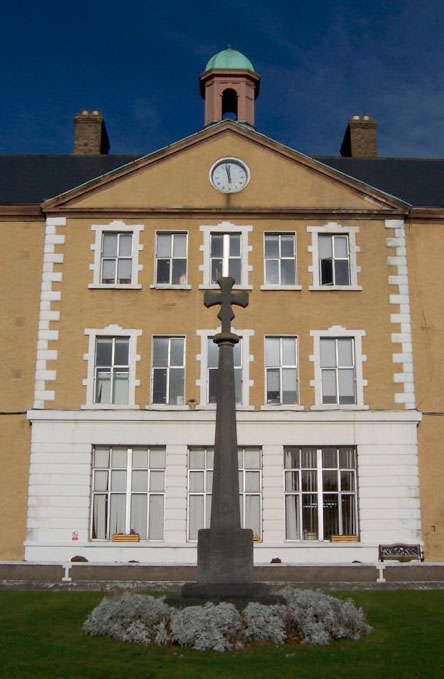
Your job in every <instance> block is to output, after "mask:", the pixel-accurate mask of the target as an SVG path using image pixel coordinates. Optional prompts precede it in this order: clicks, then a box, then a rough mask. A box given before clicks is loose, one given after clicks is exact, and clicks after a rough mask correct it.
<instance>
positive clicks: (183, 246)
mask: <svg viewBox="0 0 444 679" xmlns="http://www.w3.org/2000/svg"><path fill="white" fill-rule="evenodd" d="M173 256H174V257H186V256H187V236H186V234H185V233H175V234H174V246H173Z"/></svg>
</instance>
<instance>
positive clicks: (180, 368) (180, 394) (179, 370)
mask: <svg viewBox="0 0 444 679" xmlns="http://www.w3.org/2000/svg"><path fill="white" fill-rule="evenodd" d="M184 394H185V338H184V337H154V338H153V399H152V400H153V403H157V404H163V405H183V404H184Z"/></svg>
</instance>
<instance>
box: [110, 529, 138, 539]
mask: <svg viewBox="0 0 444 679" xmlns="http://www.w3.org/2000/svg"><path fill="white" fill-rule="evenodd" d="M113 542H140V535H139V533H136V531H134V530H133V529H131V530H130V532H129V533H113Z"/></svg>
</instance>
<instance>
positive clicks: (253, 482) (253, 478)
mask: <svg viewBox="0 0 444 679" xmlns="http://www.w3.org/2000/svg"><path fill="white" fill-rule="evenodd" d="M260 489H261V475H260V472H245V491H246V492H250V493H253V492H255V491H260Z"/></svg>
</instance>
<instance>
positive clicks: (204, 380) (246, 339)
mask: <svg viewBox="0 0 444 679" xmlns="http://www.w3.org/2000/svg"><path fill="white" fill-rule="evenodd" d="M219 332H221V327H220V326H219V327H218V328H215V329H214V330H197V331H196V334H197V335H198V336H199V337H200V341H201V345H200V354H197V356H196V360H197V361H199V362H200V378H199V379H197V380H196V386H198V387H200V404H199V405H198V406H197V409H201V410H215V408H216V404H215V403H209V399H208V396H209V393H208V387H209V385H208V352H207V348H208V340H209V338H210V337H214V335H217V334H218V333H219ZM232 332H234V333H235V334H236V335H238V336H239V337H240V338H241V339H242V403H240V404H237V405H236V409H237V410H254V406H251V405H250V388H251V387H253V386H254V380H250V363H251V362H252V361H253V360H254V358H253V356H252V355H251V354H250V337H251V336H252V335H254V330H245V329H243V330H236V329H235V328H232Z"/></svg>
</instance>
